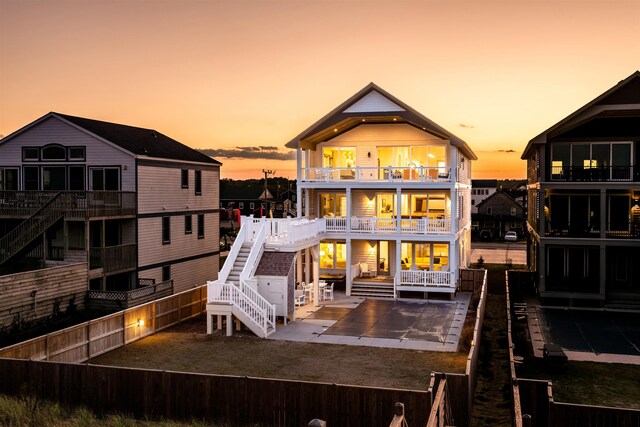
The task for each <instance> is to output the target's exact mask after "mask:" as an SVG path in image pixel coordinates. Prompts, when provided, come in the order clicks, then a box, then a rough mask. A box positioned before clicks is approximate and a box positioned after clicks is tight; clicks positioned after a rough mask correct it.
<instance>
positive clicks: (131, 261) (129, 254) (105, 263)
mask: <svg viewBox="0 0 640 427" xmlns="http://www.w3.org/2000/svg"><path fill="white" fill-rule="evenodd" d="M137 247H138V246H137V245H136V244H135V243H130V244H127V245H117V246H108V247H106V248H90V249H89V268H90V269H95V268H102V270H103V272H104V273H111V272H114V271H120V270H126V269H130V268H135V267H136V259H137V252H136V250H137Z"/></svg>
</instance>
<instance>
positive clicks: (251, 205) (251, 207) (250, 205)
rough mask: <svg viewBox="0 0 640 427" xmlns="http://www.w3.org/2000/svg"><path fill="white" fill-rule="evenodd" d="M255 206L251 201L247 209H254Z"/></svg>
mask: <svg viewBox="0 0 640 427" xmlns="http://www.w3.org/2000/svg"><path fill="white" fill-rule="evenodd" d="M255 208H256V204H255V203H253V202H251V203H249V209H251V210H254V209H255Z"/></svg>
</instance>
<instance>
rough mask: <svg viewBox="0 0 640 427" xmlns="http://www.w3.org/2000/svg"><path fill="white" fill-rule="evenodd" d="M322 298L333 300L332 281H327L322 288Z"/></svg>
mask: <svg viewBox="0 0 640 427" xmlns="http://www.w3.org/2000/svg"><path fill="white" fill-rule="evenodd" d="M322 293H323V295H322V299H323V300H324V301H333V283H329V284H328V285H326V286H325V287H324V288H323V290H322Z"/></svg>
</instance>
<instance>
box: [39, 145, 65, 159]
mask: <svg viewBox="0 0 640 427" xmlns="http://www.w3.org/2000/svg"><path fill="white" fill-rule="evenodd" d="M42 160H67V150H65V148H64V147H63V146H61V145H47V146H44V147H42Z"/></svg>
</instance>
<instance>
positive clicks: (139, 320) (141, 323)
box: [138, 319, 144, 327]
mask: <svg viewBox="0 0 640 427" xmlns="http://www.w3.org/2000/svg"><path fill="white" fill-rule="evenodd" d="M138 326H140V327H142V326H144V319H138Z"/></svg>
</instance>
